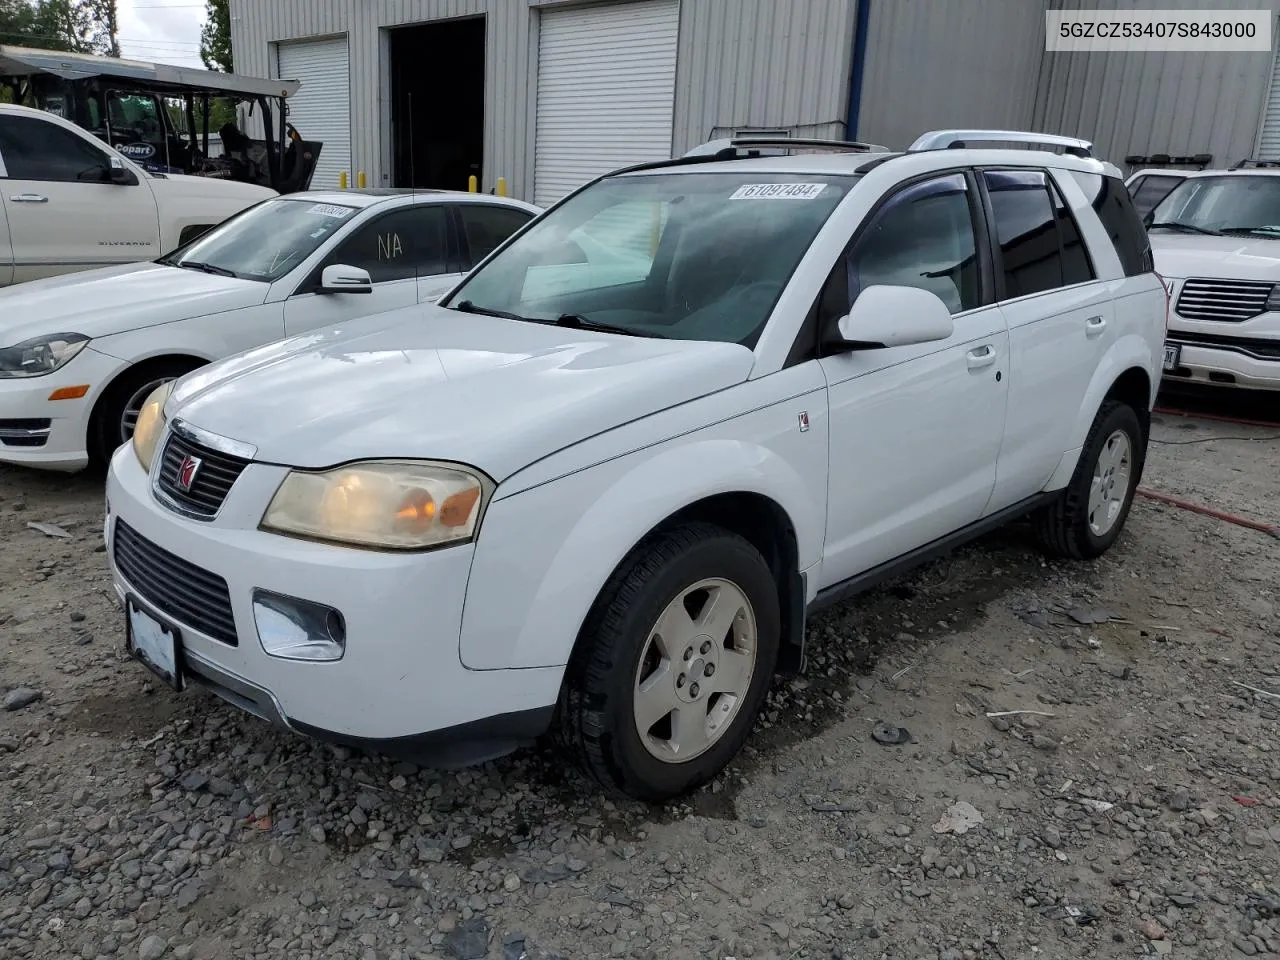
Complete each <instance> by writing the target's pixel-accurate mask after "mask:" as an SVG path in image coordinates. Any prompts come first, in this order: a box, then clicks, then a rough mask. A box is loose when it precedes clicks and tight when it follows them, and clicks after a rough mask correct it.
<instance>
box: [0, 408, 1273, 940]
mask: <svg viewBox="0 0 1280 960" xmlns="http://www.w3.org/2000/svg"><path fill="white" fill-rule="evenodd" d="M1255 415H1256V414H1255ZM1278 434H1280V429H1275V430H1266V429H1263V428H1257V427H1242V426H1233V425H1229V424H1223V423H1212V422H1207V421H1196V420H1185V419H1179V418H1172V417H1162V418H1159V422H1158V424H1157V427H1156V430H1155V436H1156V438H1157V439H1159V440H1160V441H1164V442H1162V443H1159V444H1157V445H1156V446H1155V447H1154V448H1153V451H1152V455H1151V460H1150V463H1149V466H1148V473H1147V476H1146V479H1145V484H1146V486H1147V487H1149V488H1151V489H1155V490H1161V491H1164V492H1168V493H1171V494H1175V495H1178V496H1183V497H1187V498H1190V499H1195V500H1197V501H1199V502H1201V503H1205V504H1210V505H1212V506H1215V507H1218V508H1220V509H1228V510H1233V511H1237V512H1240V513H1244V514H1248V515H1250V516H1254V517H1257V518H1260V519H1265V520H1268V521H1269V522H1272V523H1280V505H1278V503H1280V498H1277V496H1276V494H1277V491H1278V490H1280V483H1278V481H1277V472H1276V465H1277V455H1278V454H1280V441H1277V440H1276V439H1274V438H1275V437H1276V436H1277V435H1278ZM1211 437H1231V438H1246V439H1224V440H1209V439H1208V438H1211ZM1268 438H1273V439H1268ZM100 518H101V481H100V479H94V478H92V477H75V478H67V477H58V476H49V475H39V474H33V473H28V472H25V471H20V470H16V469H6V468H0V543H3V544H4V549H3V550H2V551H0V585H2V586H0V701H2V702H3V707H4V709H3V710H0V957H6V958H7V957H14V958H40V960H46V958H49V960H52V958H60V957H85V958H95V957H100V956H114V957H124V958H130V960H132V958H141V960H158V958H161V957H172V958H176V960H180V958H184V957H185V958H208V960H224V958H225V960H231V958H246V957H289V958H300V960H305V958H320V957H324V958H358V960H373V958H377V960H392V958H418V957H440V958H479V957H488V958H503V960H508V958H520V957H527V958H530V960H532V958H551V957H562V958H575V960H576V958H585V957H652V958H695V957H716V958H726V957H739V958H742V957H757V958H763V957H776V958H788V960H790V958H800V957H859V958H880V957H883V958H890V957H892V958H942V960H960V958H978V957H981V958H1000V960H1014V958H1029V957H1036V956H1041V957H1085V956H1089V957H1104V958H1109V957H1126V958H1127V957H1137V956H1144V955H1173V956H1179V957H1212V958H1229V957H1232V956H1238V955H1245V956H1270V955H1280V878H1278V876H1277V873H1278V870H1280V823H1278V822H1277V818H1276V811H1277V809H1278V808H1280V799H1277V790H1278V785H1280V755H1278V753H1277V749H1276V746H1275V744H1276V741H1275V740H1274V739H1273V738H1274V735H1275V731H1276V729H1277V724H1278V723H1280V619H1277V606H1276V605H1277V596H1276V594H1277V590H1280V542H1278V541H1276V540H1274V539H1271V538H1269V537H1267V536H1266V535H1265V534H1261V533H1257V532H1254V531H1251V530H1247V529H1243V528H1241V527H1237V526H1233V525H1230V524H1227V523H1224V522H1222V521H1219V520H1216V519H1212V518H1209V517H1204V516H1199V515H1196V514H1192V513H1188V512H1186V511H1183V510H1178V509H1176V508H1173V507H1168V506H1164V505H1160V504H1156V503H1152V502H1151V501H1147V500H1140V501H1139V502H1138V504H1137V505H1136V506H1135V508H1134V511H1133V514H1132V516H1131V519H1130V522H1129V527H1128V529H1127V532H1126V534H1125V536H1124V537H1123V538H1122V540H1121V541H1120V543H1119V544H1118V545H1117V547H1116V548H1115V549H1114V550H1113V552H1112V553H1111V554H1109V555H1108V556H1107V557H1105V558H1104V559H1102V560H1101V561H1099V562H1097V563H1094V564H1091V565H1070V564H1061V565H1060V564H1056V563H1048V562H1046V561H1044V560H1043V559H1041V557H1040V556H1039V555H1038V554H1037V553H1036V552H1035V550H1034V549H1033V548H1032V547H1031V546H1030V544H1029V541H1028V539H1027V537H1026V535H1025V533H1024V532H1021V531H1019V530H1016V529H1011V530H1009V531H1005V532H1002V533H1000V534H998V535H995V536H993V537H989V538H987V539H985V540H983V541H982V542H980V543H978V544H977V545H975V546H973V547H971V548H968V549H966V550H964V551H961V552H960V553H958V554H956V555H954V556H952V557H950V558H948V559H945V560H943V561H941V562H939V563H937V564H934V565H932V566H930V567H927V568H925V569H923V570H922V571H920V572H919V573H918V574H916V575H914V576H911V577H909V578H906V579H904V580H902V581H900V582H898V583H896V584H894V585H892V586H890V587H888V588H886V589H884V590H881V591H877V592H876V593H874V594H871V595H868V596H866V597H864V598H861V599H860V600H858V601H856V602H853V603H849V604H846V605H844V606H842V607H839V608H837V609H836V610H834V611H832V612H831V613H829V614H827V615H825V616H823V617H821V618H819V619H817V620H816V621H814V622H813V623H812V626H811V631H810V649H811V666H810V670H809V672H808V673H807V674H806V676H805V677H804V678H802V679H789V680H780V681H778V682H777V683H776V684H775V689H774V691H773V694H772V696H771V699H770V702H769V705H768V707H767V709H766V712H765V714H764V716H763V717H762V720H761V722H760V727H759V729H758V730H757V731H756V734H755V736H754V737H753V738H752V740H751V742H750V743H749V745H748V748H747V750H746V751H745V752H744V754H743V755H742V756H741V757H740V758H739V761H738V762H737V764H736V765H735V766H734V767H733V769H732V770H731V771H730V772H729V773H728V774H727V775H726V776H724V777H723V778H722V779H721V780H719V781H717V782H716V783H714V784H712V785H711V786H709V787H708V788H706V789H705V790H703V791H701V792H699V793H698V794H697V795H695V796H693V797H691V798H690V799H689V801H688V802H687V803H686V804H684V805H681V806H677V807H671V808H665V809H659V808H648V807H643V806H639V805H635V806H628V805H619V804H616V803H612V802H608V801H606V800H604V799H602V798H601V795H600V794H599V793H598V791H597V790H596V789H595V788H594V787H592V786H591V785H590V784H588V783H587V782H585V781H584V780H582V779H581V778H579V777H578V776H576V775H573V774H570V775H566V772H565V770H564V768H563V767H562V766H561V765H560V764H559V763H558V762H557V760H556V758H555V757H554V756H553V755H551V754H549V753H548V752H546V751H542V750H529V751H526V752H523V753H521V754H518V755H516V756H513V757H509V758H506V759H503V760H501V761H497V762H494V763H491V764H488V765H485V766H483V767H479V768H474V769H470V770H466V771H462V772H453V773H441V772H436V771H429V770H418V769H416V768H415V767H413V766H411V765H407V764H397V763H394V762H390V761H386V760H383V759H379V758H371V757H364V756H361V755H358V754H357V755H353V754H352V753H351V752H350V751H348V750H344V749H340V748H337V749H335V748H333V747H329V746H324V745H320V744H315V743H311V742H309V741H306V740H303V739H300V738H297V737H294V736H292V735H289V734H285V733H280V732H276V731H273V730H272V729H270V728H269V727H267V726H266V725H265V724H263V723H261V722H259V721H257V720H255V719H253V718H250V717H246V716H244V715H242V714H240V713H238V712H236V711H235V710H234V709H232V708H230V707H228V706H225V705H223V704H221V703H220V702H219V701H217V700H215V699H213V698H212V697H210V696H208V695H205V694H202V693H191V694H187V695H184V696H182V697H175V696H173V695H171V694H170V693H168V692H167V690H163V689H160V688H158V687H157V686H156V685H155V684H152V683H151V682H149V680H148V676H149V675H148V674H147V673H146V672H145V671H144V670H143V669H142V668H141V667H140V666H138V665H135V664H133V663H132V662H129V661H127V660H125V659H123V658H122V655H121V653H120V644H121V642H122V629H121V619H122V617H121V614H120V612H119V611H118V609H117V607H116V605H115V602H114V600H113V598H112V595H111V589H110V582H109V579H108V574H107V565H106V562H105V557H104V555H103V552H102V547H101V545H100V544H101V529H100V522H101V520H100ZM33 522H36V523H53V524H57V525H59V526H60V527H61V528H62V530H63V531H65V532H66V533H67V534H69V537H65V538H64V537H61V536H49V535H47V534H46V533H42V532H40V531H38V530H35V529H32V528H31V527H29V524H30V523H33ZM55 532H56V531H55ZM1251 688H1253V689H1251ZM1269 691H1277V692H1274V693H1273V692H1269ZM1014 711H1016V712H1014ZM1006 712H1010V715H1008V716H995V717H991V716H989V714H991V713H1006ZM879 723H889V724H893V725H897V726H901V727H905V728H907V729H908V730H909V731H910V740H909V741H908V742H906V743H904V744H901V745H889V746H886V745H882V744H881V743H879V742H877V741H876V740H875V739H874V738H873V736H872V732H873V730H874V729H875V728H876V725H877V724H879Z"/></svg>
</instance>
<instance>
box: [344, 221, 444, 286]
mask: <svg viewBox="0 0 1280 960" xmlns="http://www.w3.org/2000/svg"><path fill="white" fill-rule="evenodd" d="M326 262H327V263H328V264H334V263H345V264H347V265H349V266H352V267H362V268H363V269H365V270H368V271H369V276H370V277H372V278H373V282H374V283H389V282H391V281H393V280H411V279H413V278H414V277H429V276H433V275H435V274H441V273H445V272H447V270H448V256H447V253H446V245H445V208H444V206H442V205H438V204H437V205H432V206H426V205H424V206H417V207H404V208H402V209H400V210H395V211H392V212H391V213H388V214H384V215H383V216H381V217H377V218H376V219H374V220H372V221H371V222H369V223H366V224H365V225H364V226H362V227H360V228H358V229H357V230H356V232H355V234H354V235H353V236H352V237H350V238H349V239H347V240H345V241H344V242H343V243H342V245H341V246H340V247H338V249H337V250H336V251H335V252H334V253H333V254H332V255H331V256H329V257H328V259H327V261H326Z"/></svg>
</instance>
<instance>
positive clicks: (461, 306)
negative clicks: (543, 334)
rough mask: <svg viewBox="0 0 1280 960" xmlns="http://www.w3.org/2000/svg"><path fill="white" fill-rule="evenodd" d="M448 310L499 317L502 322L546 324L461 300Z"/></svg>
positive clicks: (535, 318)
mask: <svg viewBox="0 0 1280 960" xmlns="http://www.w3.org/2000/svg"><path fill="white" fill-rule="evenodd" d="M449 309H451V310H457V311H458V312H459V313H480V314H483V315H484V316H486V317H499V318H501V319H503V320H524V321H525V322H526V323H547V322H548V321H546V320H539V319H538V318H537V317H522V316H520V314H518V313H509V312H508V311H506V310H494V309H492V308H490V307H477V306H476V305H475V304H474V303H472V302H471V301H470V300H461V301H459V302H458V303H456V304H454V305H453V306H452V307H450V308H449Z"/></svg>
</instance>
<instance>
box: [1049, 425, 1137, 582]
mask: <svg viewBox="0 0 1280 960" xmlns="http://www.w3.org/2000/svg"><path fill="white" fill-rule="evenodd" d="M1117 431H1123V432H1124V433H1125V434H1126V435H1127V436H1128V439H1129V449H1130V451H1131V454H1130V456H1131V463H1130V469H1129V483H1128V489H1127V490H1126V492H1125V499H1124V502H1123V505H1122V507H1121V509H1120V513H1119V515H1118V516H1117V517H1116V520H1115V522H1114V523H1113V524H1112V525H1111V527H1110V529H1108V530H1106V531H1105V532H1104V533H1103V534H1101V535H1098V534H1095V533H1094V531H1093V530H1092V529H1090V525H1089V488H1090V484H1091V482H1092V480H1093V471H1094V467H1095V466H1096V465H1097V463H1098V458H1099V456H1100V455H1101V454H1102V451H1103V448H1104V447H1105V445H1106V443H1107V441H1108V440H1109V439H1110V438H1111V436H1112V435H1113V434H1115V433H1116V432H1117ZM1146 452H1147V451H1146V432H1145V431H1144V430H1143V429H1142V423H1141V421H1140V420H1139V419H1138V414H1137V412H1136V411H1134V409H1133V407H1131V406H1129V405H1128V404H1126V403H1120V402H1118V401H1114V400H1110V401H1107V402H1106V403H1104V404H1103V405H1102V409H1100V410H1099V411H1098V415H1097V416H1096V417H1095V418H1094V420H1093V426H1092V427H1090V428H1089V436H1088V437H1087V438H1086V439H1085V443H1084V448H1083V449H1082V450H1081V452H1080V461H1079V462H1078V463H1077V464H1076V470H1075V473H1074V474H1073V475H1072V477H1071V482H1070V483H1069V484H1067V487H1066V489H1065V490H1063V491H1062V494H1061V496H1059V497H1058V498H1057V499H1056V500H1055V501H1054V502H1053V503H1051V504H1049V505H1048V506H1045V507H1042V508H1041V509H1040V510H1038V511H1037V512H1036V513H1035V515H1034V516H1033V517H1032V522H1033V524H1034V526H1035V530H1036V535H1037V537H1038V539H1039V540H1040V543H1041V545H1042V546H1043V547H1044V548H1045V550H1046V551H1047V552H1048V553H1050V554H1053V555H1055V556H1059V557H1065V558H1068V559H1071V560H1092V559H1093V558H1095V557H1099V556H1101V555H1102V554H1104V553H1106V552H1107V550H1109V549H1110V548H1111V545H1112V544H1113V543H1115V542H1116V538H1117V537H1119V536H1120V532H1121V531H1122V530H1123V529H1124V525H1125V521H1126V520H1127V519H1128V517H1129V509H1130V507H1132V506H1133V495H1134V491H1135V490H1137V489H1138V481H1139V479H1140V478H1141V476H1142V468H1143V466H1144V464H1145V460H1146Z"/></svg>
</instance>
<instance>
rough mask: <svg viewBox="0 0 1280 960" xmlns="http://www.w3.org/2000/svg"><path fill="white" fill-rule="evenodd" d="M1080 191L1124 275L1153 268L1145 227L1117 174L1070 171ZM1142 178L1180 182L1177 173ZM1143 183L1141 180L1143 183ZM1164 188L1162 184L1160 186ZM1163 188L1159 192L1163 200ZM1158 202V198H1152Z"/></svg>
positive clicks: (1170, 188) (1175, 183) (1133, 274)
mask: <svg viewBox="0 0 1280 960" xmlns="http://www.w3.org/2000/svg"><path fill="white" fill-rule="evenodd" d="M1072 175H1073V176H1074V177H1075V179H1076V183H1078V184H1079V185H1080V189H1081V190H1083V191H1084V195H1085V196H1086V197H1087V198H1088V200H1089V203H1090V205H1092V207H1093V209H1094V212H1095V213H1097V215H1098V219H1099V220H1101V221H1102V226H1103V229H1105V230H1106V231H1107V236H1109V237H1110V238H1111V242H1112V244H1114V246H1115V248H1116V253H1117V254H1118V255H1119V257H1120V265H1121V267H1122V268H1123V269H1124V273H1125V276H1127V277H1136V276H1138V275H1140V274H1143V273H1150V272H1151V271H1152V270H1154V269H1155V263H1154V261H1153V259H1152V256H1151V241H1150V240H1149V239H1148V238H1147V230H1146V227H1144V226H1143V225H1142V215H1141V214H1139V212H1138V211H1137V210H1136V209H1135V204H1134V201H1133V200H1132V199H1131V198H1130V196H1129V190H1128V188H1126V187H1125V185H1124V183H1123V181H1121V180H1120V178H1119V177H1111V176H1103V175H1102V174H1098V173H1083V172H1073V174H1072ZM1144 179H1146V180H1152V179H1162V180H1170V181H1172V184H1170V185H1169V190H1172V189H1173V187H1175V186H1177V185H1178V184H1179V183H1181V182H1182V180H1181V178H1179V177H1160V178H1155V177H1146V178H1144ZM1143 186H1145V184H1143ZM1161 189H1162V190H1163V189H1164V188H1163V187H1162V188H1161ZM1167 193H1168V191H1167V190H1166V191H1165V193H1164V194H1162V195H1161V197H1160V199H1161V200H1163V199H1164V196H1165V195H1167ZM1156 202H1157V203H1158V202H1159V201H1158V200H1157V201H1156Z"/></svg>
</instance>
